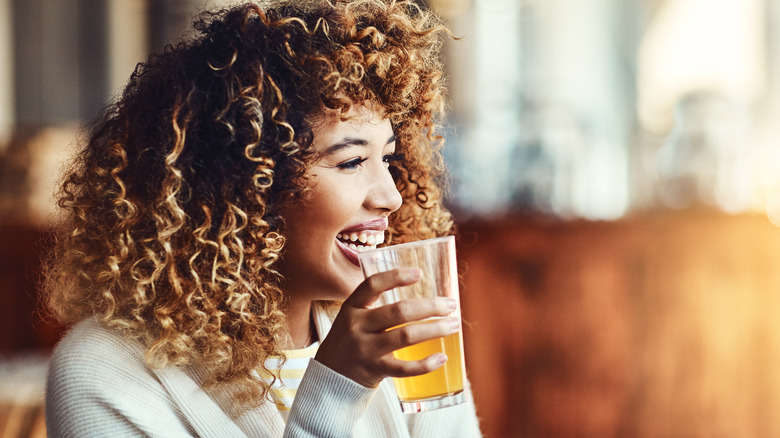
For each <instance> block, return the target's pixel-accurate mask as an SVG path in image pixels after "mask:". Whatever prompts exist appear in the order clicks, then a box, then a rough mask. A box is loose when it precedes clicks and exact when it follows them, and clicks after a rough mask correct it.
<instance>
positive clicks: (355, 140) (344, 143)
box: [322, 134, 395, 155]
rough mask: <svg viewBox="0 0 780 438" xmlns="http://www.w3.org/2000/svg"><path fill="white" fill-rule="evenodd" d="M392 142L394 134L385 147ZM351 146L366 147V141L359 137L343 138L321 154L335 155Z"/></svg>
mask: <svg viewBox="0 0 780 438" xmlns="http://www.w3.org/2000/svg"><path fill="white" fill-rule="evenodd" d="M394 141H395V134H393V135H391V136H390V138H388V139H387V142H386V143H385V145H388V144H390V143H392V142H394ZM351 146H368V141H367V140H366V139H364V138H359V137H345V138H343V139H342V140H341V141H339V142H337V143H334V144H332V145H330V146H328V148H327V149H325V150H324V151H323V152H322V155H330V154H335V153H336V152H338V151H340V150H342V149H346V148H348V147H351Z"/></svg>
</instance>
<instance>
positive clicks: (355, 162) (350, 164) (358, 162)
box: [336, 157, 368, 170]
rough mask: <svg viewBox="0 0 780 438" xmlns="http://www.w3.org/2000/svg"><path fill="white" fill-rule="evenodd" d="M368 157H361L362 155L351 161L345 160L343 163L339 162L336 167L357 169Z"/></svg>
mask: <svg viewBox="0 0 780 438" xmlns="http://www.w3.org/2000/svg"><path fill="white" fill-rule="evenodd" d="M367 159H368V158H361V157H358V158H353V159H351V160H349V161H345V162H343V163H341V164H337V165H336V167H337V168H339V169H343V170H352V169H357V168H358V167H360V165H361V164H363V162H364V161H366V160H367Z"/></svg>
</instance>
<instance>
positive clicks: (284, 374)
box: [259, 342, 320, 421]
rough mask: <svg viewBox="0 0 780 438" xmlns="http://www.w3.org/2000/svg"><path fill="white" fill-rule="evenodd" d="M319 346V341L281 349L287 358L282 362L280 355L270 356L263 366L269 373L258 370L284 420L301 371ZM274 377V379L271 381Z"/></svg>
mask: <svg viewBox="0 0 780 438" xmlns="http://www.w3.org/2000/svg"><path fill="white" fill-rule="evenodd" d="M319 346H320V343H319V342H315V343H313V344H312V345H310V346H308V347H306V348H302V349H300V350H283V351H282V353H283V354H284V356H285V357H286V358H287V360H285V361H284V363H282V358H281V357H278V356H274V357H270V358H268V359H267V360H266V361H265V367H266V368H267V369H268V370H269V371H270V374H269V373H268V372H266V371H265V370H260V371H259V374H260V376H261V377H262V378H263V380H264V381H265V382H266V383H269V384H270V385H271V386H270V389H271V391H270V393H271V398H272V399H273V401H274V403H276V408H277V409H279V412H280V413H281V414H282V417H283V418H284V420H285V421H287V415H288V414H289V412H290V407H292V404H293V400H294V399H295V393H296V392H297V391H298V386H300V384H301V379H302V378H303V373H304V372H305V371H306V367H308V366H309V360H311V359H312V358H314V355H315V354H317V348H319ZM274 377H276V380H275V381H273V383H271V381H272V380H273V378H274Z"/></svg>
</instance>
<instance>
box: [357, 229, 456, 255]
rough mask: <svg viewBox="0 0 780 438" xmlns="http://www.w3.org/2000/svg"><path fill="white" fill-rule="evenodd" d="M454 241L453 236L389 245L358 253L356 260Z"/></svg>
mask: <svg viewBox="0 0 780 438" xmlns="http://www.w3.org/2000/svg"><path fill="white" fill-rule="evenodd" d="M454 240H455V236H454V235H449V236H442V237H434V238H431V239H423V240H415V241H413V242H406V243H399V244H397V245H390V246H383V247H381V248H375V249H369V250H368V251H363V252H360V253H358V258H360V256H362V255H363V254H366V255H369V254H372V253H373V254H375V253H377V252H383V251H393V250H398V249H407V248H414V247H420V246H426V245H435V244H438V243H443V242H446V241H454Z"/></svg>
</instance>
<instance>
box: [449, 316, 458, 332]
mask: <svg viewBox="0 0 780 438" xmlns="http://www.w3.org/2000/svg"><path fill="white" fill-rule="evenodd" d="M450 327H451V328H452V330H453V331H455V332H457V331H458V330H460V321H458V318H450Z"/></svg>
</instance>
